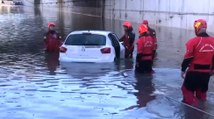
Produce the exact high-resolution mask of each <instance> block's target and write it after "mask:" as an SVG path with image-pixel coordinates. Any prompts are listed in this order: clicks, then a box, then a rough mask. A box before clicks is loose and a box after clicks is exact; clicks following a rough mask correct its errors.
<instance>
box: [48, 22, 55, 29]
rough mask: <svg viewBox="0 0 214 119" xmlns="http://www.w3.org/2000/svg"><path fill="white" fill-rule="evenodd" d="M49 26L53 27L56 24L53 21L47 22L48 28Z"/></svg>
mask: <svg viewBox="0 0 214 119" xmlns="http://www.w3.org/2000/svg"><path fill="white" fill-rule="evenodd" d="M51 26H53V27H55V26H56V25H55V24H54V23H53V22H48V28H50V27H51Z"/></svg>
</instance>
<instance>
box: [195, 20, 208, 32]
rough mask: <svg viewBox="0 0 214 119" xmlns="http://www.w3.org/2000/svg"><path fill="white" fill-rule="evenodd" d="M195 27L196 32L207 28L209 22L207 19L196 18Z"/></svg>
mask: <svg viewBox="0 0 214 119" xmlns="http://www.w3.org/2000/svg"><path fill="white" fill-rule="evenodd" d="M194 28H195V30H196V32H198V31H199V30H201V29H202V28H205V29H206V28H207V22H206V21H205V20H203V19H198V20H195V22H194Z"/></svg>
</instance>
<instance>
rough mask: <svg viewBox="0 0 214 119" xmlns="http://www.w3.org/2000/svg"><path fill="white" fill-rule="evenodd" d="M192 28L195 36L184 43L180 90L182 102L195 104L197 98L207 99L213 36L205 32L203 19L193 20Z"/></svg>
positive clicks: (213, 51)
mask: <svg viewBox="0 0 214 119" xmlns="http://www.w3.org/2000/svg"><path fill="white" fill-rule="evenodd" d="M194 29H195V34H196V37H195V38H192V39H190V40H189V41H188V42H187V43H186V53H185V55H184V60H183V62H182V69H181V71H182V72H181V76H182V78H184V82H183V86H182V88H181V90H182V93H183V102H185V103H187V104H190V105H194V106H197V104H198V101H199V100H200V101H206V99H207V90H208V84H209V80H210V73H211V72H212V71H213V61H214V60H213V56H214V38H213V37H210V36H209V35H208V34H207V33H206V29H207V23H206V21H205V20H203V19H199V20H196V21H195V22H194Z"/></svg>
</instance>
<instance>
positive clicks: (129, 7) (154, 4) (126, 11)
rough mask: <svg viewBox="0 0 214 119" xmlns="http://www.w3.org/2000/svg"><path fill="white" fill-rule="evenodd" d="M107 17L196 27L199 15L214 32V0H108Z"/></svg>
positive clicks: (179, 26)
mask: <svg viewBox="0 0 214 119" xmlns="http://www.w3.org/2000/svg"><path fill="white" fill-rule="evenodd" d="M105 9H106V11H105V17H107V18H111V19H121V20H131V21H134V22H138V23H140V22H142V20H143V19H148V20H149V22H150V23H151V24H153V25H157V26H167V27H177V28H185V29H193V22H194V20H195V19H198V18H203V19H206V20H207V22H208V30H209V31H211V32H214V29H213V28H214V0H106V4H105Z"/></svg>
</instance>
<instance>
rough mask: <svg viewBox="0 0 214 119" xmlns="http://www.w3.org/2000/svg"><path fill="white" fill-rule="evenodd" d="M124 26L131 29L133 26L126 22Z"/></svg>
mask: <svg viewBox="0 0 214 119" xmlns="http://www.w3.org/2000/svg"><path fill="white" fill-rule="evenodd" d="M123 26H125V27H128V28H131V27H132V24H131V22H129V21H125V22H124V23H123Z"/></svg>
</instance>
